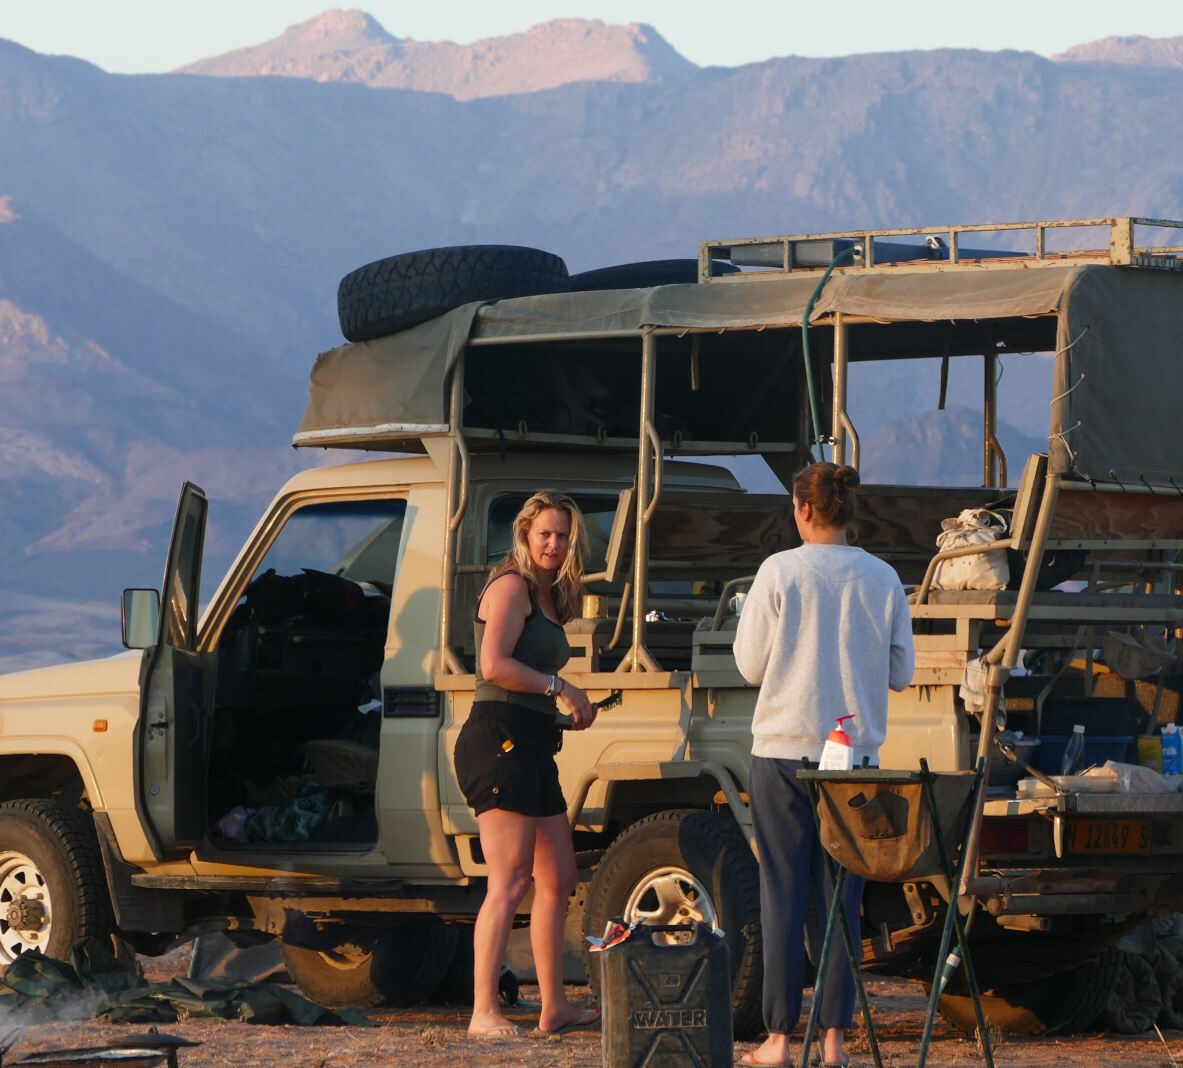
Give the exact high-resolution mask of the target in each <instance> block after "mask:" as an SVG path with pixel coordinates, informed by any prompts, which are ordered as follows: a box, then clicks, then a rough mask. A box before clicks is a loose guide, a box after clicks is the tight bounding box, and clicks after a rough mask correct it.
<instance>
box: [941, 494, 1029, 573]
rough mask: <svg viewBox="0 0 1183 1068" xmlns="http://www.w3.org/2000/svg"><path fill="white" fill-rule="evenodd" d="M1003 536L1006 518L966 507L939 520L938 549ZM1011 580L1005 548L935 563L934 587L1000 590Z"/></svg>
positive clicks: (995, 539) (966, 545) (964, 546)
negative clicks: (956, 513) (949, 517)
mask: <svg viewBox="0 0 1183 1068" xmlns="http://www.w3.org/2000/svg"><path fill="white" fill-rule="evenodd" d="M1005 536H1006V520H1005V519H1003V518H1002V516H1000V515H999V514H998V513H997V512H991V511H990V510H989V509H988V508H966V509H964V510H963V511H962V512H960V513H959V514H958V515H957V516H956V518H953V519H944V520H942V521H941V533H940V534H938V535H937V548H938V549H940V550H941V551H942V552H943V551H944V550H946V549H961V548H966V547H968V546H971V545H989V544H990V543H991V542H993V541H997V540H998V539H999V538H1003V537H1005ZM1009 581H1010V567H1009V565H1008V564H1007V562H1006V550H1005V549H989V550H986V551H985V552H979V553H972V554H969V555H966V556H955V557H953V558H952V559H950V560H942V561H941V562H940V563H939V564H937V569H936V573H935V575H934V576H933V581H932V588H933V589H934V590H1001V589H1005V588H1006V584H1007V583H1008V582H1009Z"/></svg>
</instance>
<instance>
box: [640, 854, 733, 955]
mask: <svg viewBox="0 0 1183 1068" xmlns="http://www.w3.org/2000/svg"><path fill="white" fill-rule="evenodd" d="M623 914H624V922H625V923H635V922H637V921H640V922H641V923H645V924H649V925H651V926H672V925H675V924H694V923H705V924H709V925H710V928H711V930H716V929H717V928H718V926H719V924H718V919H717V914H716V912H715V903H714V902H713V901H712V900H711V895H710V894H709V893H707V890H706V887H704V886H703V885H702V883H700V882H699V881H698V880H697V879H696V878H695V877H694V876H693V875H692V874H691V873H690V872H688V871H687V870H686V869H685V868H679V867H676V866H670V867H665V868H657V869H655V870H653V871H651V872H649V873H648V874H647V875H645V876H644V877H643V878H641V879H640V880H638V882H637V885H636V886H634V887H633V889H632V891H631V892H630V893H629V895H628V900H626V901H625V903H624V909H623ZM692 937H693V934H692V932H690V931H687V932H686V933H685V934H676V933H673V932H664V933H662V934H659V935H657V936H656V937H655V938H654V942H655V943H656V944H657V945H680V944H685V943H687V942H689V941H690V939H691V938H692Z"/></svg>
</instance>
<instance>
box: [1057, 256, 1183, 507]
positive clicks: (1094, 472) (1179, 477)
mask: <svg viewBox="0 0 1183 1068" xmlns="http://www.w3.org/2000/svg"><path fill="white" fill-rule="evenodd" d="M1065 304H1066V307H1065V309H1064V311H1063V312H1062V313H1061V315H1060V322H1059V330H1058V337H1057V341H1056V349H1057V352H1056V370H1055V387H1054V389H1053V399H1052V423H1051V452H1050V457H1049V463H1050V467H1051V470H1053V471H1057V472H1059V473H1061V474H1067V475H1072V476H1075V477H1079V478H1086V479H1092V480H1094V481H1097V482H1109V483H1114V482H1116V483H1121V484H1124V485H1129V486H1138V487H1144V486H1145V485H1151V486H1161V487H1164V488H1166V489H1168V490H1169V491H1170V492H1172V493H1174V492H1176V491H1177V490H1183V432H1180V429H1179V423H1180V414H1179V397H1180V395H1181V394H1183V388H1181V387H1183V272H1178V271H1158V270H1138V269H1130V268H1121V267H1088V268H1084V269H1082V270H1081V271H1080V272H1079V274H1078V276H1077V278H1076V281H1075V284H1074V285H1073V286H1072V288H1071V289H1070V290H1069V292H1068V294H1067V299H1066V302H1065Z"/></svg>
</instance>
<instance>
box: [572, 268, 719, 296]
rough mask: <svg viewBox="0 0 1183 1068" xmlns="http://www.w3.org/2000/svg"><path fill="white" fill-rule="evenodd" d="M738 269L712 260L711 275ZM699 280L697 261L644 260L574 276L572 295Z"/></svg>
mask: <svg viewBox="0 0 1183 1068" xmlns="http://www.w3.org/2000/svg"><path fill="white" fill-rule="evenodd" d="M738 271H739V268H738V267H736V266H735V265H734V264H730V263H728V262H727V261H726V260H711V275H712V276H714V277H718V276H719V275H721V274H736V273H737V272H738ZM697 281H698V260H644V261H642V262H640V263H621V264H618V265H617V266H615V267H599V268H597V269H596V270H594V271H581V272H580V273H579V274H573V275H572V276H571V289H572V291H573V292H585V291H587V290H590V289H647V288H648V287H649V286H670V285H680V284H683V283H688V282H697Z"/></svg>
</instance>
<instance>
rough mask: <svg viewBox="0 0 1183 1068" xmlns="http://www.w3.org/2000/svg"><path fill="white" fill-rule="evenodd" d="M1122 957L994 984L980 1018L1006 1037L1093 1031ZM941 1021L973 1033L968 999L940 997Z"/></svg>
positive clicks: (1101, 957)
mask: <svg viewBox="0 0 1183 1068" xmlns="http://www.w3.org/2000/svg"><path fill="white" fill-rule="evenodd" d="M1122 957H1123V954H1122V953H1121V952H1120V951H1119V950H1117V949H1112V948H1106V949H1102V950H1101V951H1100V952H1098V953H1097V954H1096V955H1095V956H1093V957H1090V958H1088V959H1087V960H1084V961H1082V962H1081V963H1080V964H1079V965H1078V966H1077V967H1076V968H1074V969H1073V970H1072V971H1069V972H1063V973H1060V974H1057V975H1052V976H1046V977H1043V978H1040V979H1033V980H1030V981H1028V982H1018V983H998V984H995V985H994V986H993V987H991V988H990V989H989V990H985V991H983V993H982V996H981V1001H982V1014H983V1015H984V1016H985V1018H986V1023H987V1025H988V1026H990V1027H997V1028H998V1029H999V1030H1000V1031H1002V1033H1003V1034H1007V1035H1043V1034H1071V1033H1073V1032H1075V1031H1083V1030H1086V1029H1087V1028H1089V1027H1091V1026H1093V1025H1094V1024H1095V1023H1097V1021H1098V1020H1099V1019H1100V1017H1101V1014H1102V1013H1103V1012H1104V1011H1105V1007H1106V1005H1107V1004H1108V1002H1109V998H1110V995H1111V994H1112V992H1113V990H1114V987H1115V985H1116V984H1117V981H1118V978H1119V976H1120V974H1121V968H1122ZM939 1007H940V1010H941V1015H942V1016H944V1018H945V1019H946V1020H948V1021H949V1022H950V1023H951V1024H952V1025H953V1026H954V1027H957V1028H960V1029H961V1030H963V1031H970V1032H972V1031H975V1030H976V1029H977V1026H978V1024H977V1018H976V1016H975V1015H974V1009H973V1002H972V1001H971V1000H970V998H969V996H968V995H962V994H944V995H942V996H941V1000H940V1003H939Z"/></svg>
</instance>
